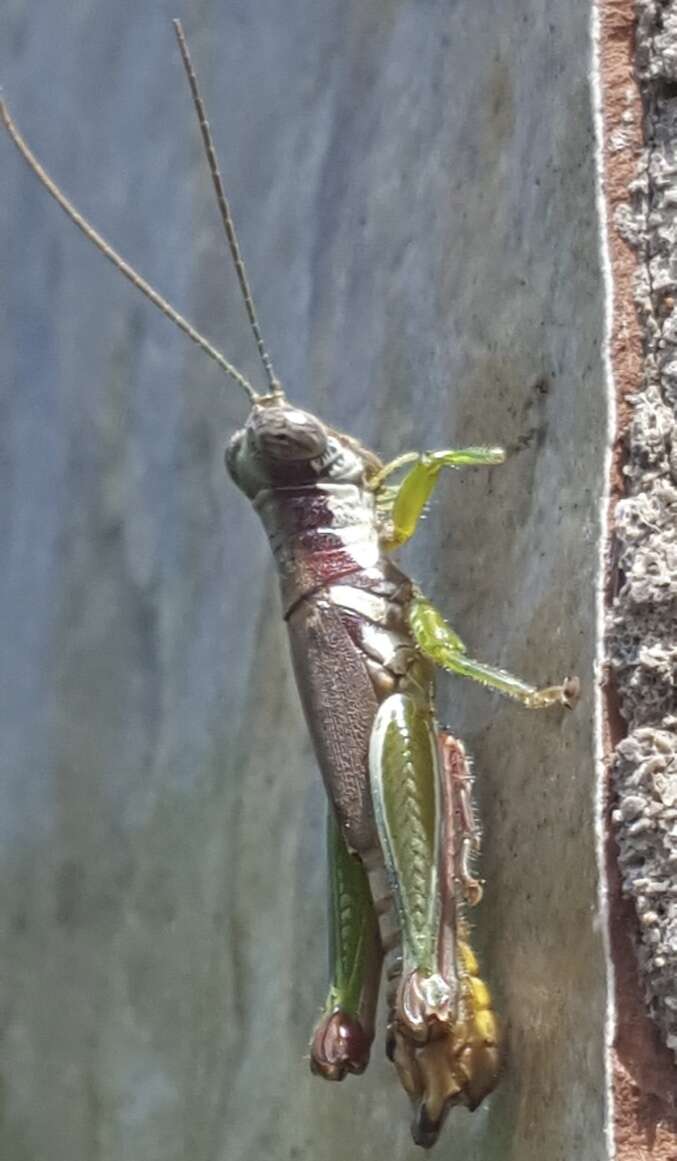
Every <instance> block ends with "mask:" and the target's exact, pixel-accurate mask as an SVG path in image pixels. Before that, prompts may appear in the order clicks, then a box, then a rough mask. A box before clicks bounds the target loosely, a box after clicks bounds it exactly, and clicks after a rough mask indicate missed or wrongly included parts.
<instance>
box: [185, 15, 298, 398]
mask: <svg viewBox="0 0 677 1161" xmlns="http://www.w3.org/2000/svg"><path fill="white" fill-rule="evenodd" d="M172 24H173V25H174V31H175V33H176V39H177V40H178V42H179V49H180V50H181V58H182V60H183V66H184V68H185V70H186V76H187V77H188V84H189V85H190V91H191V95H192V98H193V105H194V106H195V112H196V114H197V119H198V123H199V125H200V133H201V134H202V141H203V143H204V147H205V152H206V154H207V162H208V164H209V172H210V174H211V178H212V184H213V186H214V190H215V192H216V200H217V201H218V203H219V211H220V213H221V221H222V222H223V228H224V230H225V231H226V237H227V239H228V246H229V247H230V252H231V254H232V256H233V262H234V263H235V269H236V271H237V277H238V281H239V283H240V289H241V291H242V297H243V298H244V304H245V306H246V308H247V314H248V316H249V322H250V323H251V328H252V331H253V332H254V338H255V339H256V346H257V347H258V351H259V355H260V356H261V362H262V363H263V366H264V368H265V371H266V375H267V376H268V383H269V384H270V391H271V394H272V395H277V396H279V397H280V398H283V396H284V393H283V391H282V385H281V383H280V381H279V379H278V378H277V377H276V375H275V372H274V370H273V364H272V361H271V358H270V355H269V354H268V352H267V350H266V348H265V345H264V342H263V338H262V337H261V328H260V327H259V321H258V318H257V317H256V308H255V306H254V298H253V295H252V292H251V287H250V285H249V280H248V279H247V271H246V270H245V265H244V261H243V258H242V253H241V251H240V246H239V243H238V240H237V234H236V233H235V224H234V222H233V215H232V214H231V212H230V205H229V204H228V198H227V197H226V191H225V189H224V188H223V179H222V177H221V171H220V169H219V160H218V157H217V156H216V148H215V146H214V140H213V138H212V134H211V130H210V128H209V121H208V120H207V113H206V110H205V105H204V101H203V99H202V96H201V93H200V89H199V86H198V81H197V75H196V72H195V69H194V67H193V62H192V61H191V59H190V52H189V50H188V42H187V40H186V34H185V33H184V31H183V25H182V24H181V21H180V20H173V21H172Z"/></svg>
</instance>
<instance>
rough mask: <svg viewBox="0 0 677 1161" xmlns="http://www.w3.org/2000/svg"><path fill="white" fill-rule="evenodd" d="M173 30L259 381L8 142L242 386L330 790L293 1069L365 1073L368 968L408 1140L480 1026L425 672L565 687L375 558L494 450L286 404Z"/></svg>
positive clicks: (465, 844) (495, 1060)
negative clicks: (490, 654) (499, 658)
mask: <svg viewBox="0 0 677 1161" xmlns="http://www.w3.org/2000/svg"><path fill="white" fill-rule="evenodd" d="M174 23H175V29H176V33H177V37H178V40H179V46H180V48H181V53H182V57H183V62H184V65H185V68H186V72H187V76H188V80H189V83H190V86H191V91H192V94H193V100H194V103H195V107H196V110H197V113H198V117H199V122H200V129H201V132H202V136H203V140H204V143H205V147H206V150H207V155H208V159H209V164H210V171H211V175H212V180H213V182H214V186H215V189H216V193H217V197H218V200H219V206H220V209H221V214H222V219H223V223H224V226H225V230H226V234H227V237H228V242H229V245H230V249H231V252H232V254H233V258H234V260H235V265H236V269H237V273H238V278H239V281H240V285H241V288H242V292H243V295H244V300H245V304H246V307H247V311H248V314H249V319H250V322H251V326H252V329H253V331H254V336H255V338H256V342H257V345H258V349H259V352H260V354H261V358H262V361H263V364H264V367H265V370H266V374H267V378H268V390H267V392H266V394H258V393H257V392H256V391H255V390H254V388H253V387H252V386H251V384H250V383H249V382H248V381H247V380H246V379H245V377H244V376H243V375H242V374H241V373H240V372H239V371H238V370H237V369H236V368H235V367H233V366H232V365H231V364H230V363H228V362H227V360H226V359H225V358H224V357H223V355H221V354H220V353H219V352H218V351H216V350H215V349H214V348H213V347H212V346H211V344H210V343H208V342H207V340H206V339H205V338H203V336H202V335H200V334H199V333H198V332H197V331H196V330H195V328H194V327H192V326H191V325H190V323H188V322H187V321H186V319H184V318H183V317H182V316H181V315H180V314H179V313H178V312H177V311H175V310H174V308H173V307H172V306H170V304H169V303H168V302H167V301H166V300H165V299H163V298H162V297H161V296H160V295H159V294H158V293H157V291H155V290H154V289H153V288H152V287H151V286H150V285H149V284H148V283H147V282H145V281H144V279H142V278H141V276H140V275H139V274H137V272H136V271H135V270H134V269H133V268H132V267H131V266H129V265H128V264H127V263H126V262H125V261H124V260H123V259H122V258H121V257H120V255H118V254H117V253H116V252H115V251H114V250H113V249H112V248H111V247H110V246H109V245H108V243H107V242H105V241H104V239H103V238H102V237H101V236H100V235H99V234H97V232H96V231H95V230H94V229H93V227H92V226H91V225H89V223H88V222H86V221H85V220H84V219H83V218H82V217H81V215H80V214H79V213H78V212H77V210H75V208H74V207H73V206H72V205H71V203H70V202H69V201H68V199H67V198H66V197H65V196H64V194H63V193H62V192H61V190H60V189H59V188H58V187H57V186H56V185H55V184H54V182H53V181H52V180H51V179H50V178H49V177H48V175H47V174H46V173H45V171H44V170H43V169H42V167H41V166H40V164H39V162H38V161H37V159H36V158H35V157H34V156H33V154H32V153H31V152H30V150H29V149H28V146H27V145H26V143H25V142H24V141H23V139H22V137H21V136H20V135H19V133H18V131H17V129H16V127H15V126H14V124H13V122H12V120H11V118H10V116H9V112H8V110H7V108H6V106H5V105H4V104H2V103H0V112H1V114H2V118H3V121H4V124H5V127H6V129H7V130H8V132H9V134H10V136H11V138H12V140H13V141H14V143H15V145H16V146H17V147H18V149H19V150H20V152H21V153H22V155H23V156H24V158H25V159H26V160H27V162H28V164H29V165H30V166H31V168H32V169H33V171H34V172H35V173H36V174H37V176H38V177H39V178H40V180H41V181H42V182H43V184H44V185H46V186H47V188H48V190H49V192H50V193H51V194H52V196H53V197H55V198H56V200H57V201H58V202H59V204H60V205H61V206H62V208H63V209H64V210H65V211H66V213H67V214H68V215H69V216H70V217H71V219H72V220H73V221H74V222H75V224H76V225H77V226H78V227H79V228H80V229H81V230H82V231H83V232H84V233H85V234H86V236H87V237H88V238H90V240H92V241H93V242H94V243H95V244H96V245H97V247H98V248H99V249H100V250H101V251H102V252H103V253H104V254H105V255H106V257H108V258H109V259H110V260H111V261H112V262H113V263H114V264H115V265H116V267H117V268H118V269H119V270H121V271H122V273H123V274H125V276H126V277H127V278H129V279H130V281H131V282H133V283H134V285H136V286H137V287H138V288H139V289H140V290H142V291H143V293H144V294H145V295H146V296H147V297H149V298H150V299H151V300H152V301H153V302H154V303H155V305H156V306H158V307H159V308H160V309H161V310H162V311H163V313H165V314H166V315H167V316H168V317H169V318H170V319H171V320H172V321H173V322H174V323H175V324H176V325H177V326H179V327H180V328H181V329H182V330H183V331H184V332H185V333H187V334H188V335H189V337H190V338H191V339H192V340H193V341H194V342H196V343H197V344H198V345H199V346H201V347H202V348H203V349H204V350H205V351H206V352H207V353H208V354H209V355H210V356H211V357H212V358H213V359H215V360H216V361H217V362H218V363H219V364H220V366H221V367H222V368H223V369H224V370H225V371H226V373H227V374H228V375H230V376H231V378H233V379H234V380H235V381H236V382H237V383H238V384H239V385H240V386H241V387H242V388H243V390H244V391H245V392H246V394H247V395H248V397H249V400H250V403H251V410H250V412H249V416H248V418H247V420H246V423H245V425H244V427H243V428H242V429H241V430H240V431H238V432H236V434H235V435H234V436H233V437H232V439H231V440H230V443H229V444H228V448H227V450H226V466H227V469H228V472H229V474H230V475H231V477H232V479H233V480H234V481H235V483H236V484H237V485H238V487H239V488H240V489H241V490H242V491H243V492H244V493H245V495H246V496H248V497H249V499H250V500H251V501H252V504H253V505H254V507H255V508H256V511H257V512H258V514H259V516H260V518H261V520H262V521H263V524H264V527H265V529H266V532H267V533H268V537H269V539H270V544H271V548H272V550H273V554H274V556H275V560H276V562H277V567H278V571H279V577H280V586H281V591H282V604H283V612H284V617H285V620H286V622H287V627H288V629H289V637H290V643H291V651H292V657H293V663H294V670H295V674H296V680H297V684H298V688H299V693H300V696H301V701H302V703H303V708H304V711H305V715H306V719H307V722H308V728H309V730H310V733H311V736H312V740H313V744H314V747H315V752H316V755H317V760H318V763H319V766H320V769H321V771H322V776H323V779H324V783H325V786H326V789H327V794H328V796H329V824H328V835H327V846H328V857H329V884H330V907H329V921H330V946H331V953H330V954H331V980H330V984H329V992H328V995H327V999H326V1003H325V1006H324V1009H323V1012H322V1015H321V1016H320V1019H319V1021H318V1023H317V1025H316V1028H315V1030H314V1034H313V1037H312V1046H311V1067H312V1069H313V1071H314V1072H316V1073H318V1074H319V1075H321V1076H324V1077H326V1078H327V1079H329V1080H342V1079H343V1078H344V1076H345V1075H346V1074H347V1073H349V1072H352V1073H360V1072H363V1071H364V1069H365V1068H366V1066H367V1061H368V1057H369V1050H370V1046H371V1042H372V1039H373V1035H374V1014H375V1009H376V1001H377V995H378V989H379V983H380V979H381V976H382V975H383V974H385V976H386V979H387V1004H388V1036H387V1052H388V1054H389V1056H390V1058H391V1059H392V1060H393V1062H394V1064H395V1067H396V1069H397V1072H398V1075H399V1077H400V1080H401V1082H402V1084H403V1086H404V1088H405V1089H406V1091H407V1093H408V1094H409V1096H410V1097H411V1100H412V1102H413V1106H414V1119H413V1126H412V1132H413V1136H414V1140H415V1141H416V1142H417V1143H418V1144H419V1145H423V1146H425V1147H429V1146H430V1145H432V1144H433V1143H434V1142H435V1140H436V1139H437V1135H438V1133H439V1130H440V1127H441V1124H442V1122H443V1120H444V1117H445V1114H446V1112H447V1110H448V1109H449V1107H450V1106H451V1105H453V1104H455V1103H463V1104H465V1105H467V1106H469V1107H470V1108H474V1107H476V1106H477V1105H478V1104H479V1103H480V1101H481V1100H482V1099H483V1097H484V1096H486V1095H487V1093H489V1092H490V1091H491V1089H492V1088H493V1086H494V1084H495V1082H496V1078H497V1075H498V1069H499V1062H500V1046H499V1033H498V1027H497V1020H496V1017H495V1015H494V1012H493V1010H492V1006H491V999H490V996H489V992H488V990H487V987H486V985H485V984H484V983H483V981H482V979H481V977H480V975H479V971H478V966H477V962H476V959H475V956H474V954H473V951H472V948H471V946H470V943H469V938H468V928H467V925H466V923H465V920H464V910H465V908H466V906H467V905H472V904H474V903H476V902H477V901H478V899H479V897H480V895H481V888H480V886H479V883H478V882H477V881H476V880H475V879H474V878H473V876H472V869H471V856H472V854H473V852H474V850H475V849H476V847H477V845H478V836H477V830H476V827H475V823H474V819H473V809H472V799H471V777H470V770H469V763H468V759H467V757H466V755H465V751H464V748H463V745H462V744H461V742H459V741H458V740H457V739H456V738H454V737H453V736H452V735H451V734H450V733H448V732H447V731H446V730H444V729H442V728H441V727H440V726H439V724H438V722H437V718H436V714H435V702H434V670H435V666H439V667H441V668H443V669H446V670H448V671H449V672H451V673H456V674H459V675H461V676H463V677H468V678H471V679H472V680H474V681H478V682H481V683H482V684H483V685H486V686H488V687H489V688H491V689H495V690H499V691H500V692H501V693H503V694H506V695H507V696H508V697H513V698H516V699H517V700H518V701H520V702H521V703H522V704H523V705H524V706H527V707H528V708H531V709H540V708H544V707H547V706H552V705H570V704H571V703H572V701H573V700H574V698H575V696H576V682H575V679H572V680H568V681H565V682H563V683H562V685H558V686H553V687H550V688H547V689H536V688H534V687H533V686H531V685H528V684H527V683H526V682H524V681H521V680H519V679H518V678H516V677H513V676H511V675H510V674H509V673H506V672H505V671H503V670H501V669H496V668H493V667H492V666H489V665H485V664H484V663H482V662H479V661H476V660H474V659H473V658H472V657H470V656H469V655H468V653H467V651H466V648H465V645H464V644H463V642H462V641H461V639H460V638H459V637H458V636H457V635H456V633H455V632H454V631H453V630H452V629H451V628H450V626H449V625H448V624H447V623H446V621H445V620H444V618H443V617H442V616H441V614H440V613H439V612H437V610H436V609H435V608H434V607H433V606H432V605H431V604H430V602H429V601H427V600H426V598H425V597H424V596H423V595H422V593H421V592H420V591H419V589H418V588H417V586H416V585H415V584H414V583H413V582H412V581H411V580H410V579H409V578H408V577H406V576H405V575H404V574H403V573H402V572H401V571H400V570H399V569H398V568H397V567H396V566H395V565H394V564H393V562H392V560H391V558H390V554H391V552H392V550H393V549H396V548H397V547H398V546H399V545H401V544H404V543H405V541H407V540H408V539H409V538H410V537H411V536H412V535H413V533H414V531H415V529H416V525H417V522H418V520H419V518H420V516H421V514H422V512H423V510H424V508H425V506H426V504H427V502H428V500H429V498H430V496H431V494H432V491H433V489H434V487H435V484H436V481H437V479H438V477H439V475H440V473H441V472H442V471H443V470H444V469H446V468H462V467H475V466H481V465H493V464H498V463H501V462H502V460H503V458H504V456H503V452H502V451H501V450H500V449H498V448H481V447H472V448H465V449H463V450H459V451H437V452H429V453H425V454H418V453H413V452H412V453H406V454H404V455H402V456H400V457H399V458H398V459H396V460H394V461H393V462H392V463H388V464H383V463H382V462H381V460H380V459H379V458H378V456H377V455H375V454H374V452H372V451H370V450H368V449H367V448H365V447H363V446H362V444H360V443H359V441H358V440H356V439H354V438H353V437H351V436H349V435H345V434H343V433H342V432H338V431H334V430H332V428H330V427H328V426H327V424H325V423H323V422H322V420H320V419H318V418H317V417H316V416H314V415H311V414H310V413H309V412H307V411H301V410H299V408H297V407H296V406H294V404H293V403H291V402H289V401H288V400H287V398H286V395H285V393H284V391H283V389H282V387H281V385H280V383H279V381H278V380H277V379H276V377H275V374H274V372H273V368H272V364H271V361H270V358H269V356H268V354H267V352H266V350H265V347H264V345H263V341H262V339H261V334H260V331H259V326H258V321H257V318H256V313H255V310H254V304H253V300H252V295H251V292H250V289H249V285H248V282H247V277H246V274H245V269H244V265H243V262H242V258H241V256H240V251H239V247H238V243H237V238H236V236H235V231H234V228H233V223H232V218H231V214H230V209H229V206H228V202H227V200H226V197H225V194H224V191H223V186H222V182H221V177H220V173H219V169H218V164H217V160H216V154H215V151H214V146H213V142H212V139H211V135H210V132H209V127H208V123H207V120H206V116H205V112H204V107H203V104H202V100H201V97H200V94H199V91H198V87H197V81H196V77H195V73H194V71H193V68H192V65H191V62H190V58H189V56H188V48H187V45H186V41H185V38H184V36H183V32H182V29H181V26H180V24H179V22H178V21H175V22H174Z"/></svg>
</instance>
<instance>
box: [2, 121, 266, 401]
mask: <svg viewBox="0 0 677 1161" xmlns="http://www.w3.org/2000/svg"><path fill="white" fill-rule="evenodd" d="M0 117H1V118H2V122H3V124H4V126H5V129H6V130H7V132H8V133H9V136H10V137H11V139H12V141H13V142H14V144H15V145H16V147H17V149H18V150H19V153H20V154H21V156H22V157H23V159H24V161H26V162H27V164H28V166H29V167H30V169H32V170H33V173H34V174H35V176H36V177H37V178H38V180H39V181H41V182H42V184H43V185H44V187H45V189H46V190H47V192H48V193H50V194H51V195H52V197H53V198H54V200H55V201H56V202H58V204H59V205H60V206H61V209H62V210H63V211H64V212H65V213H66V214H67V215H68V217H69V218H70V219H71V221H72V222H74V223H75V225H76V226H77V227H78V229H79V230H81V231H82V233H83V234H84V235H85V237H86V238H88V239H89V241H90V242H93V243H94V245H95V246H96V248H97V250H100V251H101V253H102V254H103V255H104V257H105V258H107V259H108V261H109V262H112V263H113V266H115V268H116V269H117V270H119V271H120V273H121V274H124V276H125V278H127V279H128V280H129V281H130V282H131V284H132V286H136V288H137V290H140V291H141V293H142V294H144V295H145V296H146V298H148V299H150V301H151V302H152V303H153V304H154V305H155V306H156V307H157V308H158V309H159V310H160V311H162V313H163V314H164V315H165V316H166V317H167V318H168V319H170V320H171V322H173V323H174V324H175V325H176V326H177V327H178V328H179V330H181V331H183V333H184V334H186V335H188V338H189V339H192V341H193V342H194V343H197V345H198V347H201V348H202V350H203V351H205V353H206V354H207V355H209V357H210V359H213V360H214V362H215V363H218V364H219V367H221V369H222V370H223V371H225V372H226V374H227V375H230V377H231V379H234V380H235V382H236V383H239V385H240V387H242V389H243V391H245V392H246V394H247V396H248V397H249V399H250V400H251V402H252V403H256V402H257V401H258V399H259V396H258V395H257V393H256V391H255V390H254V388H253V387H252V385H251V383H250V382H249V380H248V379H245V377H244V375H242V374H241V373H240V372H239V371H238V370H237V368H236V367H233V366H232V364H231V363H229V362H228V361H227V359H225V358H224V356H223V355H222V354H221V352H220V351H217V349H216V347H213V346H212V344H211V343H210V342H209V341H208V339H206V338H204V336H203V335H201V334H200V332H199V331H196V330H195V327H193V326H191V324H190V323H189V322H188V320H187V319H185V318H184V317H183V315H182V314H179V312H178V311H177V310H175V309H174V307H173V306H172V305H171V304H170V303H169V302H167V300H166V299H165V298H163V297H162V295H161V294H159V293H158V291H157V290H155V289H154V288H153V287H152V286H151V285H150V283H149V282H146V280H145V278H142V277H141V275H140V274H139V273H138V272H137V271H136V270H135V269H134V267H133V266H130V265H129V263H128V262H125V260H124V258H122V257H121V255H120V254H118V253H117V251H116V250H114V249H113V247H112V246H110V245H109V244H108V242H107V241H106V239H105V238H103V237H102V236H101V234H99V233H98V232H97V231H96V230H95V229H94V227H93V226H92V225H91V224H90V223H89V222H88V221H87V219H86V218H83V216H82V214H80V213H78V211H77V210H76V208H75V206H74V205H73V203H72V202H70V201H69V200H68V198H67V197H66V195H65V194H64V193H63V192H62V191H61V190H60V189H59V187H58V185H57V184H56V183H55V182H54V181H52V179H51V177H50V176H49V174H48V173H47V172H46V171H45V170H44V169H43V167H42V165H41V164H40V162H39V161H38V159H37V157H35V155H34V154H33V153H32V152H31V150H30V149H29V148H28V145H27V144H26V142H25V141H24V139H23V137H22V136H21V134H20V133H19V130H18V129H17V127H16V125H15V124H14V122H13V120H12V118H11V117H10V114H9V109H8V108H7V105H6V104H5V102H4V101H3V100H1V99H0Z"/></svg>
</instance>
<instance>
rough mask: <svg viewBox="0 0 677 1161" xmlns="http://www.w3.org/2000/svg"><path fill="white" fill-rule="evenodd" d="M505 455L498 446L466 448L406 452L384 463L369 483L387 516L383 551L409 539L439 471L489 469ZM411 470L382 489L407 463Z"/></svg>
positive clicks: (435, 482) (501, 460) (430, 494)
mask: <svg viewBox="0 0 677 1161" xmlns="http://www.w3.org/2000/svg"><path fill="white" fill-rule="evenodd" d="M504 459H505V452H504V451H503V450H502V448H498V447H466V448H460V449H458V450H455V451H453V450H452V451H438V452H421V453H417V452H406V453H405V454H404V455H401V456H398V458H397V459H396V460H392V462H391V463H389V464H386V465H385V467H384V468H381V470H380V472H378V474H377V475H376V476H374V477H373V478H372V479H371V480H370V484H369V486H370V487H371V488H372V489H373V490H374V491H375V492H376V495H377V502H379V500H380V506H381V508H385V509H386V511H387V513H388V515H389V522H390V527H389V529H388V534H387V536H386V537H385V547H386V548H397V547H398V546H399V545H400V544H404V543H405V542H406V541H407V540H409V539H410V538H411V537H412V536H413V535H414V532H415V531H416V525H417V524H418V521H419V519H420V518H421V515H422V513H423V510H424V508H425V506H426V504H427V503H428V501H429V500H430V497H431V496H432V493H433V490H434V488H435V485H436V484H437V480H438V477H439V475H440V472H441V471H442V470H443V469H444V468H468V467H482V466H488V467H491V466H493V465H494V464H502V463H503V461H504ZM412 463H413V467H411V468H410V470H409V471H408V472H407V474H406V476H405V477H404V479H403V480H402V481H401V483H400V484H399V485H398V486H397V487H394V488H386V487H384V483H385V480H387V479H388V477H389V476H391V475H392V474H393V473H394V472H397V471H399V469H400V468H403V467H405V466H406V465H407V464H412Z"/></svg>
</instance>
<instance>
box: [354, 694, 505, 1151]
mask: <svg viewBox="0 0 677 1161" xmlns="http://www.w3.org/2000/svg"><path fill="white" fill-rule="evenodd" d="M369 766H370V781H371V790H372V801H373V804H374V814H375V817H376V824H377V828H378V831H379V839H380V842H381V846H382V848H383V854H384V859H385V863H386V868H387V870H388V875H389V879H390V882H391V884H392V887H393V897H394V902H395V906H396V908H397V913H398V918H399V924H400V930H401V940H402V967H401V976H400V979H399V983H398V985H397V988H396V991H395V994H394V996H393V997H392V1000H391V1013H390V1035H389V1046H390V1054H391V1056H392V1059H393V1061H394V1063H395V1066H396V1068H397V1071H398V1074H399V1077H400V1080H401V1082H402V1084H403V1086H404V1088H405V1089H406V1091H407V1092H408V1094H409V1096H410V1097H411V1098H412V1101H413V1103H414V1107H415V1112H414V1123H413V1130H412V1131H413V1134H414V1139H415V1140H416V1141H417V1143H418V1144H421V1145H426V1146H429V1145H431V1144H433V1143H434V1140H435V1139H436V1137H437V1134H438V1132H439V1129H440V1127H441V1125H442V1122H443V1120H444V1117H445V1115H446V1112H447V1110H448V1108H449V1107H450V1106H451V1105H452V1104H454V1103H457V1102H461V1103H464V1104H467V1105H469V1106H470V1107H471V1108H473V1107H475V1106H476V1105H477V1104H479V1103H480V1101H481V1100H482V1098H483V1097H484V1096H485V1095H486V1094H487V1093H488V1092H490V1091H491V1089H492V1088H493V1086H494V1084H495V1081H496V1077H497V1074H498V1061H499V1052H498V1030H497V1022H496V1017H495V1016H494V1013H493V1011H492V1008H491V1001H490V997H489V992H488V989H487V988H486V985H485V984H484V983H483V981H482V980H481V978H480V976H479V974H478V968H477V962H476V960H475V957H474V954H473V952H472V949H471V947H470V944H469V941H468V932H467V927H466V924H465V922H464V919H463V914H462V912H463V906H464V904H465V902H466V900H472V901H476V899H477V895H478V886H479V885H478V884H477V883H476V881H475V880H474V879H473V878H472V875H471V874H470V871H469V868H468V852H469V845H471V844H473V843H474V842H475V841H476V834H475V829H474V823H473V820H472V811H471V804H470V797H469V794H470V771H469V766H468V762H467V759H466V757H465V751H464V749H463V746H462V745H461V743H460V742H457V741H456V739H454V738H452V737H451V735H447V734H441V735H440V734H438V731H437V730H436V728H435V725H434V722H433V719H432V714H431V712H430V710H429V708H428V707H427V705H426V704H425V703H424V702H422V701H419V700H417V698H416V697H415V696H412V695H409V694H399V693H396V694H393V695H392V696H391V697H389V698H388V699H387V700H386V701H385V702H384V703H383V705H382V706H381V707H380V709H379V713H378V715H377V719H376V722H375V724H374V731H373V734H372V743H371V747H370V756H369Z"/></svg>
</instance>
